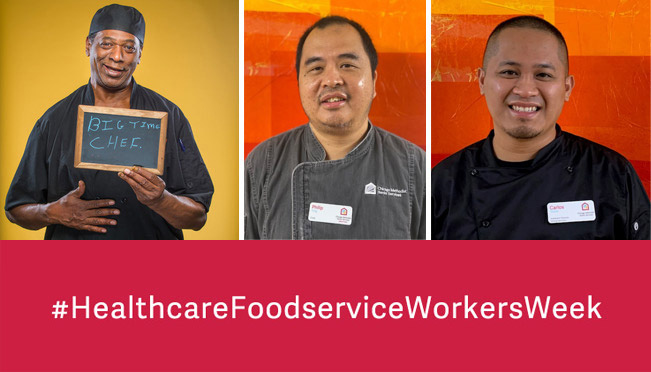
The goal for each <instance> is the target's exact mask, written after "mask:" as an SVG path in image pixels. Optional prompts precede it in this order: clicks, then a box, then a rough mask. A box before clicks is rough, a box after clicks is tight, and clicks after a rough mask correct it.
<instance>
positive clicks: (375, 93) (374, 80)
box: [373, 70, 377, 98]
mask: <svg viewBox="0 0 651 372" xmlns="http://www.w3.org/2000/svg"><path fill="white" fill-rule="evenodd" d="M375 83H377V70H375V71H373V98H375V96H376V95H377V92H376V91H375Z"/></svg>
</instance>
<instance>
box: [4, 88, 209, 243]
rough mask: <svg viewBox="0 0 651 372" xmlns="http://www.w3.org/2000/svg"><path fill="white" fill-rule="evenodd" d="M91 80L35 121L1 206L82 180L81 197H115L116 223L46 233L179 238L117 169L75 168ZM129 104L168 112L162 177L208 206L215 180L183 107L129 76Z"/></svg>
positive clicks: (52, 193) (47, 196)
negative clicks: (97, 229) (78, 129)
mask: <svg viewBox="0 0 651 372" xmlns="http://www.w3.org/2000/svg"><path fill="white" fill-rule="evenodd" d="M94 104H95V97H94V95H93V89H92V87H91V85H90V83H89V84H87V85H84V86H82V87H80V88H79V89H77V90H76V91H75V92H74V93H72V94H71V95H69V96H68V97H66V98H64V99H63V100H61V101H60V102H58V103H57V104H55V105H54V106H52V107H51V108H50V109H49V110H47V112H46V113H45V114H44V115H43V116H42V117H41V118H40V119H39V120H38V121H37V122H36V125H35V126H34V129H32V132H31V134H30V136H29V139H28V140H27V146H26V148H25V153H24V154H23V158H22V160H21V161H20V165H19V166H18V170H17V171H16V174H15V176H14V179H13V181H12V182H11V186H10V188H9V192H8V194H7V201H6V204H5V209H6V210H10V209H11V208H13V207H16V206H19V205H23V204H31V203H49V202H53V201H56V200H59V199H60V198H61V197H62V196H64V195H66V194H67V193H69V192H70V191H72V190H74V189H75V188H77V184H78V181H79V180H82V181H84V182H85V183H86V192H85V193H84V195H83V196H82V199H85V200H93V199H113V200H115V207H116V208H118V209H120V215H118V216H111V218H114V219H115V220H117V225H116V226H104V227H105V228H106V230H107V232H106V234H101V233H95V232H90V231H81V230H75V229H72V228H69V227H66V226H63V225H50V226H48V227H47V229H46V231H45V239H183V232H182V231H181V230H179V229H176V228H174V227H172V226H171V225H170V224H169V223H167V221H165V219H163V218H162V217H161V216H160V215H158V214H157V213H156V212H154V211H152V210H151V209H149V207H147V206H145V205H143V204H141V203H140V202H139V201H138V200H137V199H136V195H135V193H134V192H133V190H132V189H131V187H130V186H129V184H127V183H126V182H125V181H123V180H122V179H120V178H119V177H118V176H117V173H116V172H107V171H99V170H91V169H77V168H74V165H73V164H74V149H75V130H76V125H77V110H78V106H79V105H91V106H92V105H94ZM131 108H132V109H140V110H153V111H164V112H167V113H168V121H167V145H166V147H165V168H164V171H163V175H162V176H161V178H162V179H163V180H164V181H165V184H166V189H167V191H169V192H170V193H172V194H175V195H179V196H186V197H188V198H190V199H192V200H194V201H196V202H198V203H201V204H202V205H203V206H204V207H205V208H206V211H208V208H209V207H210V201H211V199H212V194H213V185H212V181H211V179H210V175H209V174H208V170H207V169H206V166H205V164H204V162H203V159H202V158H201V154H200V153H199V149H198V148H197V145H196V143H195V141H194V137H193V136H192V129H191V128H190V123H188V120H187V119H186V118H185V116H184V115H183V113H182V112H181V110H180V109H179V108H178V106H176V105H175V104H174V103H172V102H170V101H169V100H167V99H166V98H164V97H163V96H161V95H159V94H158V93H156V92H154V91H152V90H150V89H147V88H145V87H142V86H139V85H138V84H136V82H135V80H133V89H132V91H131Z"/></svg>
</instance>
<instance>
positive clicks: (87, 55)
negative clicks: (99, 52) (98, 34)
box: [86, 37, 93, 57]
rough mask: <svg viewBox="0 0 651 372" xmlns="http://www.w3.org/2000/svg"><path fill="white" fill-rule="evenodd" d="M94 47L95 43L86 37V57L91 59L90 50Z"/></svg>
mask: <svg viewBox="0 0 651 372" xmlns="http://www.w3.org/2000/svg"><path fill="white" fill-rule="evenodd" d="M92 46H93V43H92V42H91V41H90V39H89V38H88V37H86V57H90V48H91V47H92Z"/></svg>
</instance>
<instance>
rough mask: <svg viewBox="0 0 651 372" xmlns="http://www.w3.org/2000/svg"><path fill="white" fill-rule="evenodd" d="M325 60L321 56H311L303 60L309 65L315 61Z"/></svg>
mask: <svg viewBox="0 0 651 372" xmlns="http://www.w3.org/2000/svg"><path fill="white" fill-rule="evenodd" d="M321 61H323V58H321V57H310V58H308V59H306V60H305V62H303V64H304V65H306V66H307V65H309V64H310V63H315V62H321Z"/></svg>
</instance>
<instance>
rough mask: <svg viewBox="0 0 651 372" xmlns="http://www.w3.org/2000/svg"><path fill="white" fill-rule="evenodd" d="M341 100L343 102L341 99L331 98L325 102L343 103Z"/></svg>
mask: <svg viewBox="0 0 651 372" xmlns="http://www.w3.org/2000/svg"><path fill="white" fill-rule="evenodd" d="M343 100H344V99H343V98H339V97H332V98H328V99H327V100H326V102H339V101H343Z"/></svg>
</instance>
